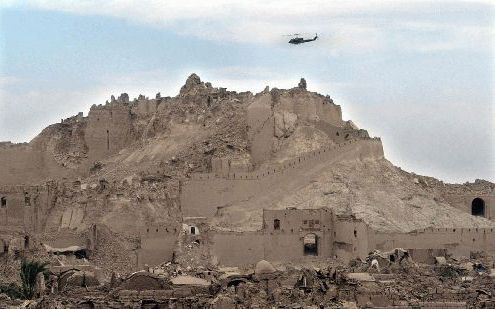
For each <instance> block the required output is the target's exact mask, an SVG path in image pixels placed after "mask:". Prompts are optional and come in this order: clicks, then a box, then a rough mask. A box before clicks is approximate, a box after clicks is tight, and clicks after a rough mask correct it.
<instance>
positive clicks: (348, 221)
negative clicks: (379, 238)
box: [333, 216, 372, 261]
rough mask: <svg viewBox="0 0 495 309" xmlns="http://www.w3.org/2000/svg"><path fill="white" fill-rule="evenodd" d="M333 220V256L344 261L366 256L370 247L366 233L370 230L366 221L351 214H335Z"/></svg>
mask: <svg viewBox="0 0 495 309" xmlns="http://www.w3.org/2000/svg"><path fill="white" fill-rule="evenodd" d="M334 220H335V230H334V231H335V235H334V243H333V245H334V252H335V256H336V257H338V258H341V259H343V260H344V261H348V260H350V259H353V258H361V259H364V258H366V256H368V253H369V252H370V249H371V248H370V243H369V236H368V235H369V234H370V233H371V232H372V231H371V229H370V228H369V227H368V226H367V225H366V223H364V222H363V221H362V220H358V219H355V218H354V217H351V216H337V217H336V218H335V219H334Z"/></svg>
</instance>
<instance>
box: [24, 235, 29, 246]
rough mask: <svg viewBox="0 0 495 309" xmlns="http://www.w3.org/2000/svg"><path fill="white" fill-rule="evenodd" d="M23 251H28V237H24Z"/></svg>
mask: <svg viewBox="0 0 495 309" xmlns="http://www.w3.org/2000/svg"><path fill="white" fill-rule="evenodd" d="M24 249H29V236H27V235H26V236H24Z"/></svg>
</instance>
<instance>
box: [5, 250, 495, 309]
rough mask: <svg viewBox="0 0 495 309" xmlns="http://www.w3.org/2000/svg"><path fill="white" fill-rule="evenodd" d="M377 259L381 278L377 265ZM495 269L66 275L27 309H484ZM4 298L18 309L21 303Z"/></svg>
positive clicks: (396, 266)
mask: <svg viewBox="0 0 495 309" xmlns="http://www.w3.org/2000/svg"><path fill="white" fill-rule="evenodd" d="M393 256H396V257H399V259H395V258H392V257H393ZM401 257H402V258H401ZM377 259H380V262H379V263H380V265H381V268H380V270H377V269H376V268H375V267H374V266H373V265H372V261H373V260H377ZM494 267H495V264H494V260H493V258H486V257H483V258H477V257H473V258H471V259H468V258H455V257H451V256H447V257H446V258H445V257H442V258H440V257H439V258H438V259H437V262H436V263H435V264H432V265H428V264H421V263H417V262H415V261H414V260H412V259H411V257H410V256H409V255H408V254H407V251H405V250H403V249H397V250H394V251H393V252H391V255H388V253H381V252H377V251H376V252H372V253H370V255H369V257H368V258H367V261H360V260H354V261H351V262H350V263H349V264H342V263H337V262H335V261H333V262H318V263H310V264H299V265H292V264H284V265H282V264H280V265H272V264H271V263H270V262H268V261H260V262H258V263H257V264H256V265H251V266H248V267H244V268H239V267H220V268H219V267H209V268H205V267H198V268H192V267H184V266H182V265H179V264H174V263H165V264H162V265H160V266H157V267H154V268H151V269H149V271H140V272H136V273H132V274H129V275H126V276H119V275H115V274H114V275H112V279H111V280H110V282H109V281H105V282H102V283H99V285H98V281H95V280H96V279H94V278H93V277H90V276H89V275H88V274H86V276H87V277H86V279H85V280H84V283H83V279H82V278H83V277H82V276H83V274H81V275H77V273H76V275H75V274H74V272H73V273H72V274H71V275H70V276H69V277H68V276H67V274H64V275H61V276H60V278H59V283H58V289H60V290H59V291H54V292H53V293H47V294H46V295H44V296H43V297H42V298H40V299H38V300H36V301H30V303H29V304H27V305H26V308H47V307H49V308H61V307H60V306H61V305H62V304H63V305H64V306H71V307H75V306H81V305H82V304H87V305H90V304H92V305H93V306H96V307H101V308H110V307H111V308H127V307H128V306H135V305H138V304H145V303H146V304H148V305H154V306H160V305H169V306H170V305H172V304H173V305H175V306H179V307H180V306H182V307H181V308H271V307H273V306H275V307H279V308H280V307H284V308H351V307H352V306H354V308H357V307H360V308H361V307H368V308H375V307H377V308H378V307H386V306H389V307H390V306H391V307H393V306H397V307H400V306H413V307H418V308H424V307H435V306H440V307H441V306H459V307H460V308H466V307H468V308H484V306H486V305H492V304H493V303H494V301H495V299H494V298H493V295H494V293H495V281H494V280H495V272H494ZM67 277H68V278H72V279H73V280H72V279H71V280H67ZM74 278H75V279H74ZM76 279H77V280H76ZM61 281H64V282H63V283H60V282H61ZM95 284H97V285H95ZM3 297H4V299H6V304H9V305H12V306H14V305H16V304H17V305H18V304H21V303H22V301H20V300H9V299H7V298H6V297H5V296H3ZM350 306H351V307H350ZM65 308H67V307H65Z"/></svg>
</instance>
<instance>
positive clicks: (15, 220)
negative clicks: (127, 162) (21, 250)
mask: <svg viewBox="0 0 495 309" xmlns="http://www.w3.org/2000/svg"><path fill="white" fill-rule="evenodd" d="M49 201H50V197H49V190H48V188H47V187H46V186H1V187H0V229H1V230H10V229H14V230H19V231H24V232H26V233H27V232H39V231H40V230H41V229H42V224H43V219H44V216H45V210H46V208H47V207H48V203H49Z"/></svg>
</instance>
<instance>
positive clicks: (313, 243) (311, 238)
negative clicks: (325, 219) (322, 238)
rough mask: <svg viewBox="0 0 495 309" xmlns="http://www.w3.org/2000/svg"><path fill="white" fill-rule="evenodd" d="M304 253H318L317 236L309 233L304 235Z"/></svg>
mask: <svg viewBox="0 0 495 309" xmlns="http://www.w3.org/2000/svg"><path fill="white" fill-rule="evenodd" d="M303 243H304V255H318V236H317V235H316V234H313V233H310V234H306V236H304V240H303Z"/></svg>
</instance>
